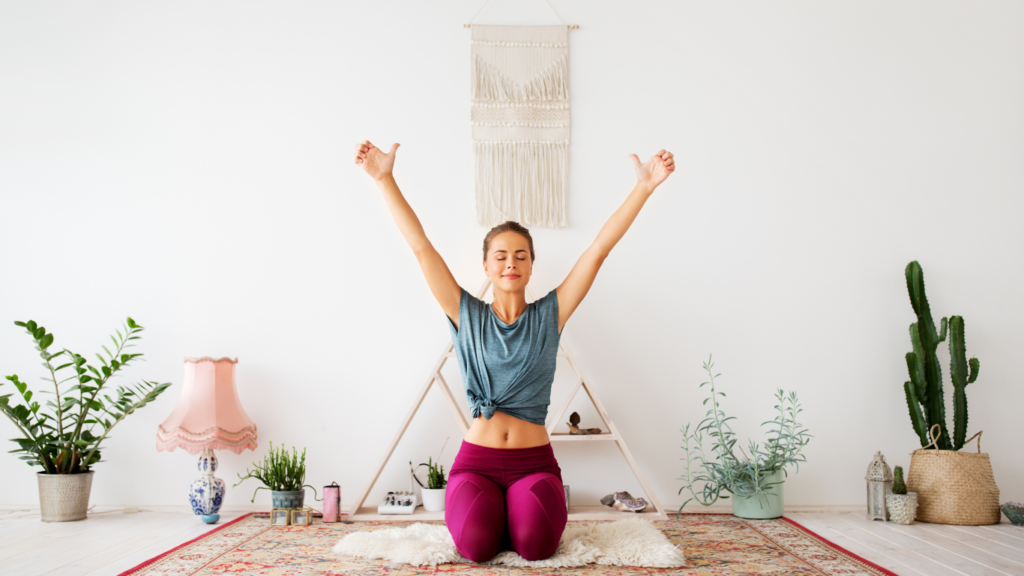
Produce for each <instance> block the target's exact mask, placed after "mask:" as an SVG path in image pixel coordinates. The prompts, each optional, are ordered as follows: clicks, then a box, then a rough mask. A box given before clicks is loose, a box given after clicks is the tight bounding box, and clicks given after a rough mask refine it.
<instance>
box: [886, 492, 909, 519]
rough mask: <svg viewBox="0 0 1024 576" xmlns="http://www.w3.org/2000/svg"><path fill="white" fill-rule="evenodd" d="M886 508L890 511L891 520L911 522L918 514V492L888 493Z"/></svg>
mask: <svg viewBox="0 0 1024 576" xmlns="http://www.w3.org/2000/svg"><path fill="white" fill-rule="evenodd" d="M885 508H886V509H887V510H888V511H889V520H892V521H893V522H895V523H897V524H910V523H911V522H913V521H914V516H916V515H917V493H915V492H907V493H906V494H886V495H885Z"/></svg>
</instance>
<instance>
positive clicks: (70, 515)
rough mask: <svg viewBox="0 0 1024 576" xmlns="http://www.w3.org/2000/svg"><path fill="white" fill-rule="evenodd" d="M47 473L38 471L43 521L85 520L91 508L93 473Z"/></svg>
mask: <svg viewBox="0 0 1024 576" xmlns="http://www.w3.org/2000/svg"><path fill="white" fill-rule="evenodd" d="M93 474H95V472H85V473H84V474H46V473H44V472H37V473H36V478H37V479H38V480H39V508H40V511H41V513H42V520H43V522H70V521H72V520H85V512H86V510H88V509H89V492H90V491H91V490H92V475H93Z"/></svg>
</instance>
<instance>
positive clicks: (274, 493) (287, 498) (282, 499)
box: [270, 488, 306, 508]
mask: <svg viewBox="0 0 1024 576" xmlns="http://www.w3.org/2000/svg"><path fill="white" fill-rule="evenodd" d="M305 499H306V489H305V488H303V489H302V490H292V491H290V492H284V491H278V490H271V491H270V502H271V505H272V507H274V508H302V503H303V502H304V501H305Z"/></svg>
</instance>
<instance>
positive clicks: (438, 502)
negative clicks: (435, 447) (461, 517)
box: [409, 439, 448, 512]
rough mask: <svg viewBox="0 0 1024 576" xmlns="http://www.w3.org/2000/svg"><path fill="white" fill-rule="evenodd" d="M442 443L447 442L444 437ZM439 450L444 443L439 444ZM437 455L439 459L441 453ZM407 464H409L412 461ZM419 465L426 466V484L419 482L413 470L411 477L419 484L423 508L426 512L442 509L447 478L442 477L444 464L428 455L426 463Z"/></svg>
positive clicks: (442, 447)
mask: <svg viewBox="0 0 1024 576" xmlns="http://www.w3.org/2000/svg"><path fill="white" fill-rule="evenodd" d="M444 443H445V444H447V443H448V440H447V439H445V441H444ZM441 452H444V445H441ZM437 457H438V459H439V460H440V458H441V455H440V454H438V455H437ZM409 465H410V466H411V465H412V462H410V463H409ZM420 466H426V467H427V485H426V486H424V485H423V483H422V482H420V479H419V478H418V477H417V476H416V473H415V470H414V471H413V475H412V477H413V478H415V479H416V483H417V484H419V485H420V488H421V491H422V492H423V509H424V510H426V511H427V512H440V511H442V510H444V496H445V493H446V492H447V489H448V480H447V479H445V477H444V465H442V464H441V463H440V462H434V459H433V457H430V458H427V462H426V463H421V464H420ZM420 466H417V467H416V468H419V467H420Z"/></svg>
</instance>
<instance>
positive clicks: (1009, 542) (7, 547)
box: [0, 508, 1024, 576]
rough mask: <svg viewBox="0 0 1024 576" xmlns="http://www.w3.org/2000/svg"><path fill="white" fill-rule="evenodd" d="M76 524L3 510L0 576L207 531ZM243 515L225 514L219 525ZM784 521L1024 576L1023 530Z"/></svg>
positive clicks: (179, 520) (190, 526)
mask: <svg viewBox="0 0 1024 576" xmlns="http://www.w3.org/2000/svg"><path fill="white" fill-rule="evenodd" d="M95 512H96V513H94V514H92V515H90V517H89V518H88V519H87V520H85V521H81V522H65V523H53V524H46V523H43V522H40V521H39V513H38V512H33V511H31V510H22V511H18V510H5V511H0V573H2V574H5V575H7V574H11V575H26V576H41V575H53V576H56V575H85V574H88V575H91V576H108V575H109V576H116V575H117V574H120V573H121V572H123V571H125V570H128V569H129V568H133V567H134V566H136V565H138V564H140V563H142V562H144V561H146V560H148V559H150V558H152V557H154V556H157V555H159V554H161V553H163V552H166V551H167V550H170V549H171V548H174V547H175V546H178V545H180V544H183V543H185V542H188V541H189V540H192V539H194V538H196V537H198V536H201V535H202V534H204V533H206V532H207V531H209V530H210V529H211V528H212V527H211V526H208V525H206V524H203V523H202V522H199V521H198V520H196V519H195V518H194V517H192V515H191V513H189V512H185V511H159V510H156V511H147V510H145V509H143V510H142V511H140V512H139V513H137V514H124V513H123V512H122V511H121V509H119V508H118V509H113V508H111V509H103V508H97V509H96V510H95ZM244 513H245V511H244V510H236V511H232V512H228V511H225V512H222V514H221V521H220V523H218V524H217V525H218V526H219V525H223V524H224V523H225V522H229V521H231V520H233V519H235V518H237V517H238V516H240V515H242V514H244ZM786 516H787V517H788V518H791V519H792V520H795V521H797V522H799V523H800V524H802V525H803V526H804V527H806V528H807V529H809V530H811V531H812V532H815V533H817V534H819V535H820V536H822V537H824V538H826V539H828V540H830V541H831V542H833V543H835V544H837V545H839V546H842V547H843V548H846V549H847V550H849V551H850V552H853V553H854V554H857V555H858V556H861V557H863V558H865V559H867V560H869V561H871V562H874V563H875V564H878V565H879V566H882V567H884V568H887V569H889V570H891V571H893V572H895V573H896V574H899V575H900V576H957V575H960V576H999V575H1005V576H1024V528H1022V527H1018V526H1013V525H1012V524H1009V523H1008V522H1006V520H1005V519H1004V520H1003V523H1002V524H997V525H995V526H970V527H968V526H942V525H938V524H925V523H920V522H918V523H914V524H913V525H911V526H899V525H897V524H893V523H891V522H878V521H875V522H871V521H868V520H866V519H865V518H864V515H863V514H861V513H850V512H800V513H797V512H794V513H786Z"/></svg>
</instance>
